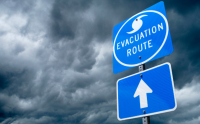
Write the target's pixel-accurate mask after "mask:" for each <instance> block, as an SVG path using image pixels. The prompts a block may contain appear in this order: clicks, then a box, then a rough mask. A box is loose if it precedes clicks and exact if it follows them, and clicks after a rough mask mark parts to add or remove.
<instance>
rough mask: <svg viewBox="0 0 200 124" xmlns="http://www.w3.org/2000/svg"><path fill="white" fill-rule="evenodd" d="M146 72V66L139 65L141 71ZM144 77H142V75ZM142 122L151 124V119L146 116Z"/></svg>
mask: <svg viewBox="0 0 200 124" xmlns="http://www.w3.org/2000/svg"><path fill="white" fill-rule="evenodd" d="M143 70H145V64H142V65H139V71H143ZM140 76H141V77H142V75H140ZM143 113H144V114H145V110H144V111H143ZM142 122H143V124H150V117H149V116H146V117H143V118H142Z"/></svg>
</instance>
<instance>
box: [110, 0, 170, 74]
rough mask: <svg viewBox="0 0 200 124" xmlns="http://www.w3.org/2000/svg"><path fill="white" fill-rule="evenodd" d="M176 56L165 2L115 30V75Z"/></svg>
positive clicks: (122, 23) (119, 25)
mask: <svg viewBox="0 0 200 124" xmlns="http://www.w3.org/2000/svg"><path fill="white" fill-rule="evenodd" d="M172 52H173V46H172V40H171V36H170V31H169V25H168V21H167V16H166V12H165V6H164V2H162V1H161V2H159V3H157V4H155V5H153V6H151V7H149V8H147V9H145V10H144V11H142V12H140V13H138V14H136V15H134V16H132V17H130V18H129V19H127V20H125V21H123V22H121V23H119V24H118V25H116V26H115V27H114V28H113V72H114V73H115V74H116V73H119V72H121V71H124V70H127V69H129V68H132V67H135V66H139V65H141V64H144V63H147V62H149V61H152V60H155V59H158V58H161V57H164V56H166V55H169V54H171V53H172Z"/></svg>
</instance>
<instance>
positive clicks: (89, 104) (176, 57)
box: [0, 0, 200, 124]
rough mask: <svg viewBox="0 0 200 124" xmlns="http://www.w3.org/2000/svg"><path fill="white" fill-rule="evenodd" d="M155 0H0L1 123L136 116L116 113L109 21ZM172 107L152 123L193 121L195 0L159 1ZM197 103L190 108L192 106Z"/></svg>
mask: <svg viewBox="0 0 200 124" xmlns="http://www.w3.org/2000/svg"><path fill="white" fill-rule="evenodd" d="M157 2H159V1H158V0H151V1H149V0H142V1H141V0H140V1H134V0H126V1H124V0H115V1H111V0H108V1H106V0H101V1H92V0H89V1H83V0H81V1H74V0H68V1H66V0H57V1H53V0H50V1H22V0H20V1H13V0H7V1H0V3H1V4H0V15H1V16H0V27H2V28H1V29H0V42H1V45H0V60H1V61H0V123H2V124H9V123H13V124H27V123H36V124H46V123H50V124H55V123H60V124H64V123H68V124H77V123H80V124H90V123H92V124H100V123H101V124H102V123H105V124H114V123H115V124H117V123H126V124H129V123H130V124H131V123H137V124H142V120H141V118H139V119H132V120H126V121H118V120H117V113H116V112H117V110H116V81H117V80H118V79H119V78H122V77H124V76H127V75H130V74H133V73H136V72H138V68H137V67H135V68H132V69H129V70H127V71H124V72H121V73H118V74H113V67H112V35H113V34H112V31H113V27H114V26H115V25H116V24H118V23H120V22H121V21H123V20H125V19H127V18H129V17H130V16H132V15H134V14H136V13H138V12H140V11H142V10H144V9H146V8H148V7H149V6H151V5H153V4H155V3H157ZM164 3H165V7H166V12H167V17H168V21H169V27H170V32H171V36H172V42H173V47H174V52H173V53H172V54H171V55H169V56H166V57H164V58H160V59H158V60H155V61H152V62H149V63H147V64H146V68H151V67H153V66H155V65H158V64H161V63H164V62H166V61H169V62H170V63H171V64H172V70H173V76H174V80H175V87H176V96H177V103H178V107H177V110H176V111H174V112H170V113H165V114H159V115H154V116H151V123H156V124H161V123H162V124H170V123H174V124H177V123H183V124H188V123H199V122H200V119H199V116H200V115H199V112H198V108H199V103H200V99H199V97H198V94H199V90H198V88H199V87H200V86H199V81H200V79H199V69H200V68H199V67H200V65H199V63H200V59H199V55H200V50H199V40H200V37H199V35H198V33H199V31H200V26H199V21H200V16H199V12H200V9H199V6H200V2H199V1H195V0H192V1H186V0H184V1H172V0H168V1H164ZM196 108H197V109H196Z"/></svg>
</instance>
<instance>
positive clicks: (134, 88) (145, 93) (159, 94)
mask: <svg viewBox="0 0 200 124" xmlns="http://www.w3.org/2000/svg"><path fill="white" fill-rule="evenodd" d="M141 74H142V77H141ZM176 107H177V104H176V99H175V95H174V82H173V77H172V71H171V65H170V63H164V64H162V65H159V66H156V67H154V68H151V69H148V70H145V71H142V72H139V73H137V74H133V75H130V76H127V77H125V78H122V79H119V80H118V81H117V116H118V119H119V120H126V119H131V118H138V117H144V116H149V115H154V114H160V113H165V112H169V111H173V110H175V109H176ZM143 110H145V112H146V113H145V114H144V113H143Z"/></svg>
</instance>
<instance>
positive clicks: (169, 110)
mask: <svg viewBox="0 0 200 124" xmlns="http://www.w3.org/2000/svg"><path fill="white" fill-rule="evenodd" d="M165 64H168V65H169V69H170V75H171V80H172V86H173V93H174V101H175V107H174V108H172V109H168V110H164V111H159V112H155V113H150V114H144V115H139V116H134V117H128V118H124V119H120V118H119V109H118V106H119V103H118V82H119V81H120V80H122V79H125V78H128V77H131V76H134V75H137V74H140V73H143V72H146V71H149V70H152V69H154V68H157V67H160V66H163V65H165ZM116 88H117V89H116V93H117V95H116V96H117V119H118V120H119V121H122V120H128V119H133V118H139V117H145V116H150V115H156V114H161V113H166V112H171V111H174V110H176V108H177V102H176V95H175V92H174V79H173V75H172V68H171V64H170V63H169V62H166V63H163V64H161V65H158V66H155V67H153V68H150V69H147V70H144V71H140V72H138V73H136V74H132V75H129V76H126V77H123V78H120V79H118V80H117V83H116Z"/></svg>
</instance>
